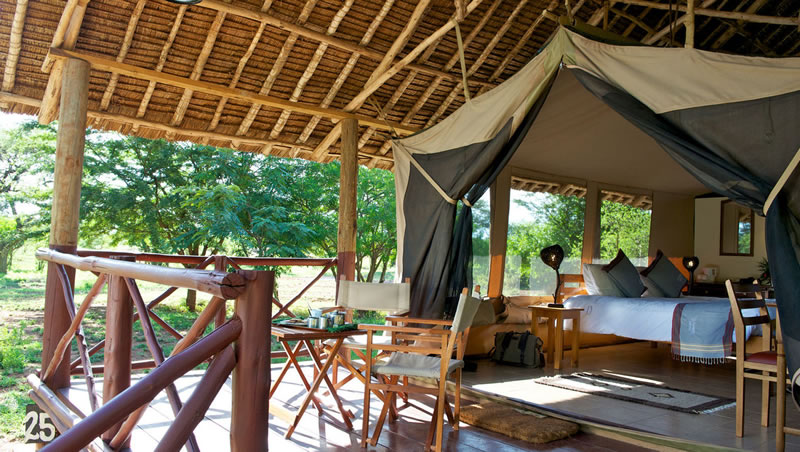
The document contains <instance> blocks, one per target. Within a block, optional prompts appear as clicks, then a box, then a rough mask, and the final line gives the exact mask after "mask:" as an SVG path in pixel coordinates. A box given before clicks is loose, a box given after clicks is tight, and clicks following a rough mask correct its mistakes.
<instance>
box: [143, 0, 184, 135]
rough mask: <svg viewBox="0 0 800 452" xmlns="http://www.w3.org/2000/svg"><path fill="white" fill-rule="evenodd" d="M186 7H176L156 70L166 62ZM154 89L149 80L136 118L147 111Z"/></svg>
mask: <svg viewBox="0 0 800 452" xmlns="http://www.w3.org/2000/svg"><path fill="white" fill-rule="evenodd" d="M186 8H187V7H186V5H181V7H180V8H178V13H177V14H176V15H175V21H174V22H173V23H172V28H171V29H170V31H169V36H167V41H166V42H165V43H164V46H163V47H162V48H161V54H160V55H159V56H158V64H156V69H155V70H156V72H161V70H162V69H164V64H165V63H166V62H167V55H168V54H169V51H170V49H171V48H172V43H174V42H175V36H177V35H178V30H179V29H180V28H181V23H182V22H183V16H184V14H185V13H186ZM155 89H156V81H155V80H150V82H149V83H148V84H147V89H146V90H145V92H144V96H142V101H141V102H140V103H139V109H138V110H137V111H136V117H137V118H141V117H144V114H145V113H146V112H147V107H148V105H150V99H151V98H152V97H153V91H154V90H155ZM135 127H136V126H134V129H135ZM134 133H135V131H134Z"/></svg>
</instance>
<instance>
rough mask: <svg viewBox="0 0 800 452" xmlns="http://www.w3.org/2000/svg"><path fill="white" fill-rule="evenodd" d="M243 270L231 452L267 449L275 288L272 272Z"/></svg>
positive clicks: (238, 301)
mask: <svg viewBox="0 0 800 452" xmlns="http://www.w3.org/2000/svg"><path fill="white" fill-rule="evenodd" d="M244 273H245V275H246V276H247V277H248V284H247V289H246V290H245V291H244V293H242V295H241V296H239V297H238V298H236V302H235V305H234V311H235V313H236V314H235V316H234V318H235V319H241V325H242V327H241V335H240V336H239V338H238V340H237V341H236V345H235V349H236V356H237V364H236V368H235V369H234V370H233V394H232V397H231V430H230V432H231V452H259V451H263V452H266V451H267V449H268V447H267V432H268V430H269V397H268V393H269V386H270V347H269V342H270V336H271V334H270V328H271V324H270V306H271V304H270V298H271V295H272V293H273V290H274V285H275V273H274V272H266V271H245V272H244ZM212 334H213V333H212ZM201 341H202V339H201ZM187 351H188V350H187ZM185 353H186V352H184V353H182V354H181V355H183V354H185ZM181 355H177V356H176V357H175V358H177V357H179V356H181ZM175 358H170V360H172V359H175Z"/></svg>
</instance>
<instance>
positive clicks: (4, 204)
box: [0, 121, 56, 273]
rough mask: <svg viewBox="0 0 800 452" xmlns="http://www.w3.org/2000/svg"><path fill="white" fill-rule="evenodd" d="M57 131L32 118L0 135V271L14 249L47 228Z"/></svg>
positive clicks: (38, 237)
mask: <svg viewBox="0 0 800 452" xmlns="http://www.w3.org/2000/svg"><path fill="white" fill-rule="evenodd" d="M55 143H56V131H55V129H54V128H53V127H52V126H41V125H39V124H38V123H36V122H35V121H30V122H26V123H23V124H22V125H20V126H19V127H17V128H15V129H10V130H6V131H4V132H2V133H1V134H0V273H6V272H8V269H9V266H10V265H11V260H12V258H13V255H14V251H15V250H17V249H18V248H19V247H21V246H22V245H23V244H24V243H25V242H26V241H27V240H29V239H43V238H44V237H45V236H46V234H47V231H48V227H47V226H48V224H49V222H50V220H49V208H47V206H48V205H49V202H50V198H51V193H52V186H51V183H50V182H51V180H50V179H49V177H50V176H49V175H50V174H52V168H53V166H52V162H53V155H54V154H55Z"/></svg>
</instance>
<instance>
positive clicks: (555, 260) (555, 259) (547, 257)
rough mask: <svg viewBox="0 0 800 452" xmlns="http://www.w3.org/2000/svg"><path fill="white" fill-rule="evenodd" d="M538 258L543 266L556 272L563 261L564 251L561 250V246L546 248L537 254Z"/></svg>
mask: <svg viewBox="0 0 800 452" xmlns="http://www.w3.org/2000/svg"><path fill="white" fill-rule="evenodd" d="M539 257H541V258H542V262H544V263H545V265H547V266H548V267H550V268H552V269H553V270H555V271H558V269H559V268H561V262H562V261H563V260H564V249H563V248H561V245H552V246H548V247H547V248H545V249H543V250H542V251H541V253H539Z"/></svg>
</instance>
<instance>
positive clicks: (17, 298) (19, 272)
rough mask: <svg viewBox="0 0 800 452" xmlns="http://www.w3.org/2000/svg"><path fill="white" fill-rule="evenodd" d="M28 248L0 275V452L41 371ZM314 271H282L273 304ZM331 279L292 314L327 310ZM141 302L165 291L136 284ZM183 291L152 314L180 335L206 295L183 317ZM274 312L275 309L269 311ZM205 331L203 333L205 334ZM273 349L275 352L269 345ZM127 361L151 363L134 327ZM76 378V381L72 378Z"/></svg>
mask: <svg viewBox="0 0 800 452" xmlns="http://www.w3.org/2000/svg"><path fill="white" fill-rule="evenodd" d="M33 256H34V249H32V248H30V249H23V250H19V251H18V253H17V254H16V255H15V258H14V262H13V264H12V268H11V271H9V273H8V274H6V275H1V274H0V450H2V449H3V443H4V442H8V441H16V440H19V439H21V438H22V433H23V430H22V425H23V419H24V417H25V405H26V404H28V403H31V401H30V399H29V398H28V396H27V391H28V389H29V388H28V386H27V384H26V383H25V375H27V374H29V373H33V372H37V371H38V370H39V367H40V366H41V352H42V346H41V337H42V332H43V323H44V291H45V269H44V267H43V266H41V265H38V266H37V261H36V260H35V258H34V257H33ZM319 270H320V269H319V268H318V267H310V268H304V267H294V268H291V269H287V270H285V271H284V272H283V273H282V274H281V275H280V277H279V278H278V280H277V286H278V289H277V292H278V294H277V296H278V299H279V300H284V301H286V300H290V299H292V298H293V297H294V295H295V294H297V293H298V292H299V291H300V290H301V289H302V288H303V287H305V285H306V284H308V283H309V282H310V281H311V280H312V279H313V278H314V277H315V276H316V275H317V274H318V272H319ZM94 282H95V276H94V275H93V274H92V273H89V272H80V271H79V272H77V274H76V279H75V302H76V304H79V303H81V302H83V299H84V297H85V295H86V294H87V293H88V292H89V290H90V289H91V287H92V285H93V284H94ZM335 287H336V286H335V280H334V278H333V276H332V275H330V274H327V275H325V276H324V277H323V278H321V279H320V280H319V281H318V282H317V283H316V284H315V285H314V286H312V287H311V288H310V289H309V290H308V291H307V292H306V293H305V294H304V296H303V297H302V298H301V299H300V300H299V301H298V302H297V303H296V304H295V305H294V306H293V309H292V311H293V312H294V313H295V314H296V315H299V316H303V317H304V316H307V315H308V310H309V309H310V308H317V307H328V306H333V304H334V299H335V290H336V289H335ZM139 288H140V290H141V292H142V296H143V298H144V299H145V301H149V300H152V299H153V298H155V297H156V296H158V295H159V294H160V293H162V292H163V291H164V290H165V289H166V287H164V286H159V285H156V284H151V283H148V282H139ZM185 296H186V291H185V290H178V291H176V292H175V293H173V294H172V295H171V296H170V297H169V298H168V299H167V300H166V301H164V302H162V303H161V304H159V305H158V306H157V307H156V308H155V309H154V312H155V313H156V314H158V316H160V317H161V318H163V319H164V320H165V321H166V322H167V323H168V324H170V325H171V326H172V327H173V328H175V329H176V330H178V331H179V332H181V333H182V334H183V333H185V332H186V331H187V330H188V329H189V327H190V326H191V325H192V323H193V322H194V320H195V319H196V318H197V315H198V314H199V312H201V311H202V309H203V307H205V305H206V303H207V302H208V301H209V299H210V296H209V295H206V294H202V293H198V295H197V311H196V312H189V311H188V310H187V309H186V306H185V301H186V300H185ZM106 297H107V294H106V292H105V289H104V291H103V292H102V293H101V294H100V295H98V296H97V298H96V299H95V301H94V302H93V303H92V306H91V308H90V309H89V311H88V313H87V315H86V318H85V319H84V321H83V328H84V334H85V336H86V341H87V344H88V345H89V347H91V346H92V345H94V344H96V343H97V342H99V341H100V340H102V339H103V338H104V336H105V327H104V325H105V309H106ZM273 309H274V310H277V308H275V307H273ZM227 310H228V315H229V316H230V315H231V314H232V311H233V302H232V301H230V302H229V303H228V306H227ZM356 320H357V321H359V322H367V323H375V322H380V321H381V320H382V319H381V316H380V315H375V314H373V315H371V316H365V317H361V318H357V319H356ZM154 330H155V332H156V335H157V337H158V341H159V344H160V345H161V347H162V348H163V350H164V354H165V355H166V356H169V353H170V352H171V351H172V348H173V347H174V346H175V344H176V342H177V340H176V339H175V338H174V337H173V336H171V335H170V334H169V333H167V332H166V331H165V330H164V329H162V328H161V327H160V326H159V325H157V324H154ZM210 330H211V327H209V328H208V329H207V330H206V332H208V331H210ZM272 348H273V350H278V349H280V346H279V344H276V343H273V344H272ZM77 356H78V355H77V347H76V345H75V341H73V344H72V359H76V358H77ZM133 359H134V360H139V359H152V355H151V354H150V352H149V350H148V348H147V344H146V343H145V340H144V335H143V333H142V330H141V325H140V324H139V322H136V323H135V324H134V334H133ZM91 361H92V363H93V364H102V362H103V353H102V350H101V351H100V352H98V353H97V354H95V355H93V356H92V358H91ZM76 378H77V377H76Z"/></svg>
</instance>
